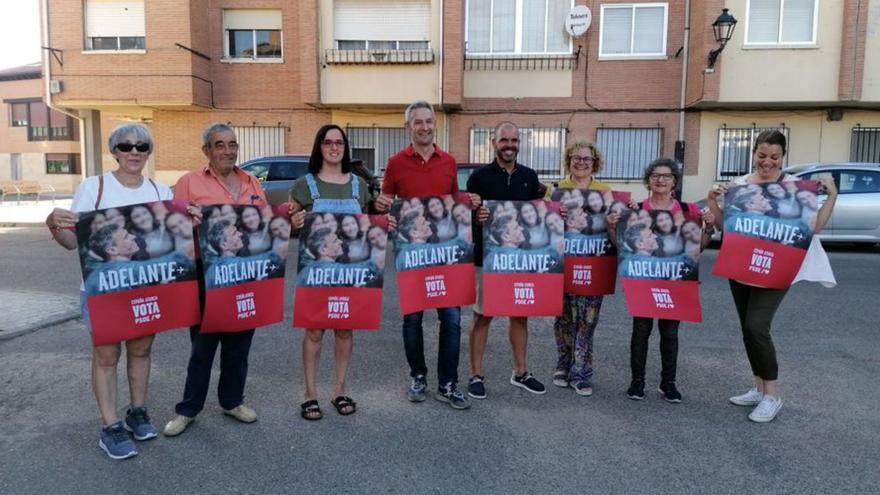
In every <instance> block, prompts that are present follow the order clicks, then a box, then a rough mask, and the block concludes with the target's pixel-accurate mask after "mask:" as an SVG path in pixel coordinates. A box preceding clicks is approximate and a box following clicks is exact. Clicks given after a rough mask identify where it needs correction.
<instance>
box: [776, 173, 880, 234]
mask: <svg viewBox="0 0 880 495" xmlns="http://www.w3.org/2000/svg"><path fill="white" fill-rule="evenodd" d="M785 173H789V174H793V175H796V176H797V177H798V178H801V179H805V180H814V179H816V178H817V177H818V176H821V175H829V174H830V175H831V176H832V177H833V178H834V184H835V185H836V186H837V190H838V196H837V203H836V204H835V206H834V213H833V214H832V215H831V220H829V221H828V223H826V224H825V228H824V229H822V233H821V234H819V238H820V239H821V240H822V241H825V242H865V243H877V242H880V163H845V162H844V163H813V164H808V165H799V166H796V167H791V168H788V169H786V170H785ZM825 198H826V196H824V195H822V196H819V204H822V203H823V202H824V201H825Z"/></svg>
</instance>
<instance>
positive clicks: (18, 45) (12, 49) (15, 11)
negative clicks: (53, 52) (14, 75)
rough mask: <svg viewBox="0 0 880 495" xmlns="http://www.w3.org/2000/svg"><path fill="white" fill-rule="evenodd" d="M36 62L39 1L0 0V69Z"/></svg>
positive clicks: (38, 32) (38, 33)
mask: <svg viewBox="0 0 880 495" xmlns="http://www.w3.org/2000/svg"><path fill="white" fill-rule="evenodd" d="M39 61H40V0H0V69H6V68H9V67H16V66H19V65H26V64H30V63H33V62H39Z"/></svg>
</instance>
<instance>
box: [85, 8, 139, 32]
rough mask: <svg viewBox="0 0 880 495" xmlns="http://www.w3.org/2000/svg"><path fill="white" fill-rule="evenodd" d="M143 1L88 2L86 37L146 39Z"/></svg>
mask: <svg viewBox="0 0 880 495" xmlns="http://www.w3.org/2000/svg"><path fill="white" fill-rule="evenodd" d="M145 32H146V30H145V28H144V2H143V0H140V1H138V0H126V1H121V0H87V1H86V37H88V38H99V37H116V36H126V37H128V36H131V37H144V36H146V34H145Z"/></svg>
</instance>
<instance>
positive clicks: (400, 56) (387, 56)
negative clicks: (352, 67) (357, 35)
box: [324, 49, 434, 65]
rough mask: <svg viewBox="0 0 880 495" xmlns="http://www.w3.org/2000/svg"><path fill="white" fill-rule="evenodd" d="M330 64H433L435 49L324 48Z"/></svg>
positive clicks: (326, 60) (325, 60) (325, 59)
mask: <svg viewBox="0 0 880 495" xmlns="http://www.w3.org/2000/svg"><path fill="white" fill-rule="evenodd" d="M324 62H325V63H328V64H361V65H363V64H432V63H434V51H433V50H335V49H328V50H324Z"/></svg>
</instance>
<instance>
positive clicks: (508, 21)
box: [466, 0, 574, 56]
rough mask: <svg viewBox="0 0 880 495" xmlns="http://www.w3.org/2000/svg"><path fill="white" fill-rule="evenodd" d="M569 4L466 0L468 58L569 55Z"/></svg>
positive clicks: (553, 0)
mask: <svg viewBox="0 0 880 495" xmlns="http://www.w3.org/2000/svg"><path fill="white" fill-rule="evenodd" d="M573 6H574V2H573V1H572V0H468V2H467V31H466V32H467V40H466V47H467V53H468V54H469V55H477V56H479V55H496V54H497V55H519V54H523V55H529V54H569V53H571V40H570V38H569V36H568V34H566V32H565V28H564V26H565V14H566V13H567V12H568V11H569V10H571V8H572V7H573Z"/></svg>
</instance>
